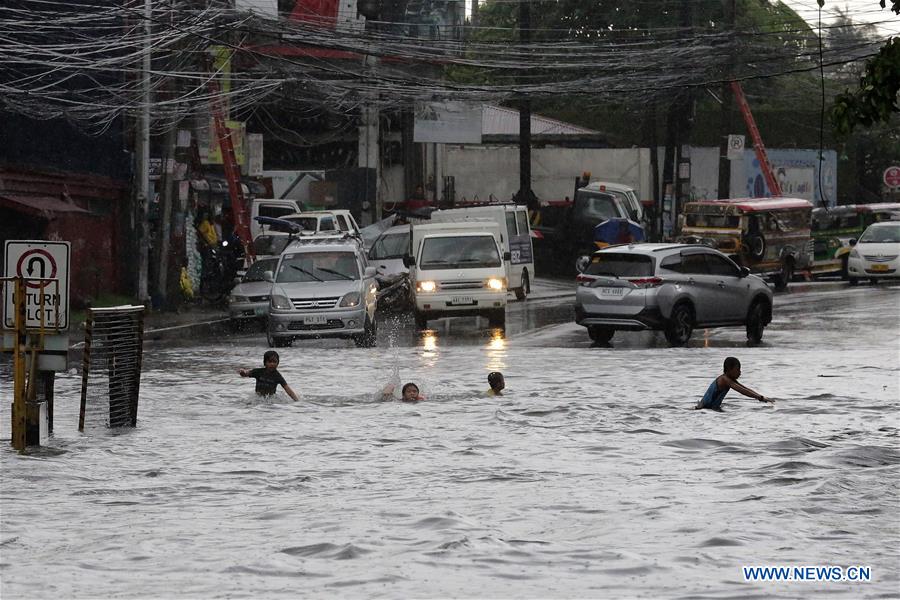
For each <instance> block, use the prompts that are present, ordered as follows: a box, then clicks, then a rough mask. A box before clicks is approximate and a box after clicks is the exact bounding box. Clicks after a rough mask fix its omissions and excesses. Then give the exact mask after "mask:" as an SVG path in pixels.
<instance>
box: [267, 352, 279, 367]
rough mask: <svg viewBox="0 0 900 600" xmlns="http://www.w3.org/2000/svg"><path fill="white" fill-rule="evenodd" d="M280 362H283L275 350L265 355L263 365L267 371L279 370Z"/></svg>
mask: <svg viewBox="0 0 900 600" xmlns="http://www.w3.org/2000/svg"><path fill="white" fill-rule="evenodd" d="M279 362H281V360H280V359H279V358H278V353H277V352H275V351H274V350H268V351H267V352H266V353H265V354H263V365H265V367H266V368H267V369H275V368H277V367H278V363H279Z"/></svg>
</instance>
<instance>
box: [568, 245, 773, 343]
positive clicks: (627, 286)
mask: <svg viewBox="0 0 900 600" xmlns="http://www.w3.org/2000/svg"><path fill="white" fill-rule="evenodd" d="M578 282H579V285H578V289H577V290H576V293H575V322H576V323H578V324H579V325H583V326H584V327H586V328H587V330H588V334H589V335H590V336H591V339H592V340H594V341H595V342H597V343H607V342H609V340H611V339H612V337H613V335H614V334H615V332H616V330H619V329H621V330H626V331H640V330H645V329H655V330H662V331H664V332H665V334H666V339H667V340H668V341H669V344H670V345H672V346H683V345H684V344H686V343H687V341H688V340H689V339H690V338H691V333H693V330H694V328H695V327H722V326H734V325H740V326H745V327H746V328H747V339H748V340H750V341H751V342H753V343H756V342H759V341H760V340H761V339H762V336H763V330H764V329H765V327H766V325H768V324H769V323H770V322H771V321H772V291H771V290H770V289H769V287H768V286H767V285H766V283H765V282H764V281H763V280H762V279H760V278H759V277H757V276H756V275H751V274H750V271H749V269H747V268H745V267H743V268H742V267H738V266H737V265H736V264H735V263H734V262H733V261H732V260H731V259H730V258H728V257H727V256H725V255H724V254H722V253H721V252H719V251H718V250H713V249H712V248H709V247H706V246H696V245H687V244H631V245H627V246H611V247H609V248H604V249H603V250H600V251H598V252H595V253H594V255H593V256H592V257H591V263H590V264H589V265H588V267H587V269H585V271H584V273H582V274H581V275H579V277H578Z"/></svg>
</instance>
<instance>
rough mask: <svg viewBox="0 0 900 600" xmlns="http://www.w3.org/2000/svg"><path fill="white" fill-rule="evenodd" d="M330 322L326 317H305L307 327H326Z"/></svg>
mask: <svg viewBox="0 0 900 600" xmlns="http://www.w3.org/2000/svg"><path fill="white" fill-rule="evenodd" d="M327 322H328V320H327V319H326V318H325V315H313V316H310V317H303V323H304V324H305V325H324V324H325V323H327Z"/></svg>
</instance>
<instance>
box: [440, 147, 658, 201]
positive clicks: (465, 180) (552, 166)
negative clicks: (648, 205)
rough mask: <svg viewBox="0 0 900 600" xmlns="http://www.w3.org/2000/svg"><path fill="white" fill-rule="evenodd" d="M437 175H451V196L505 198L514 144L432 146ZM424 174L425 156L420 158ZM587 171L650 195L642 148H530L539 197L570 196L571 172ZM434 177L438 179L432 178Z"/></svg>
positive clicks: (646, 153) (511, 181) (511, 190)
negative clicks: (453, 188)
mask: <svg viewBox="0 0 900 600" xmlns="http://www.w3.org/2000/svg"><path fill="white" fill-rule="evenodd" d="M438 148H439V149H438V162H439V166H438V177H439V178H440V177H442V176H446V175H453V176H455V182H454V183H455V186H456V200H457V201H458V202H459V201H462V200H463V198H465V199H466V200H472V199H473V198H475V197H476V196H477V197H478V199H479V200H483V201H486V200H488V198H489V197H490V195H492V194H493V196H494V197H496V198H500V199H501V200H509V199H510V198H511V197H512V196H513V194H515V193H516V191H518V189H519V149H518V147H517V146H477V145H450V144H442V145H439V146H438ZM426 168H427V169H428V173H429V174H430V173H431V172H432V170H433V167H432V164H431V162H430V161H428V162H426ZM585 171H590V173H591V180H592V181H596V180H605V181H613V182H617V183H624V184H626V185H630V186H632V187H634V188H635V189H636V190H637V193H638V197H639V198H641V199H649V198H652V196H653V194H652V191H651V181H652V179H651V177H650V150H649V149H648V148H532V150H531V178H532V183H531V186H532V190H534V193H535V194H536V195H537V197H538V198H539V199H541V200H562V199H563V198H565V197H566V196H568V197H571V196H572V192H573V191H574V187H575V178H576V177H578V176H580V175H581V174H582V173H583V172H585ZM438 181H440V179H438Z"/></svg>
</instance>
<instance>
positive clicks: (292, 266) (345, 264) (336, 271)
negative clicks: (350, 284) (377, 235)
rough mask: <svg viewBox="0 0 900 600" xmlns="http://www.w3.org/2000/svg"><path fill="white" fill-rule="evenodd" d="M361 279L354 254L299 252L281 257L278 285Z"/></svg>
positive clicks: (276, 277) (277, 276) (276, 278)
mask: <svg viewBox="0 0 900 600" xmlns="http://www.w3.org/2000/svg"><path fill="white" fill-rule="evenodd" d="M355 279H359V268H358V266H357V262H356V255H355V254H353V253H352V252H298V253H296V254H285V255H284V256H282V257H281V263H280V264H279V266H278V274H277V275H276V276H275V281H277V282H278V283H301V282H309V281H314V282H315V281H347V280H355Z"/></svg>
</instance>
